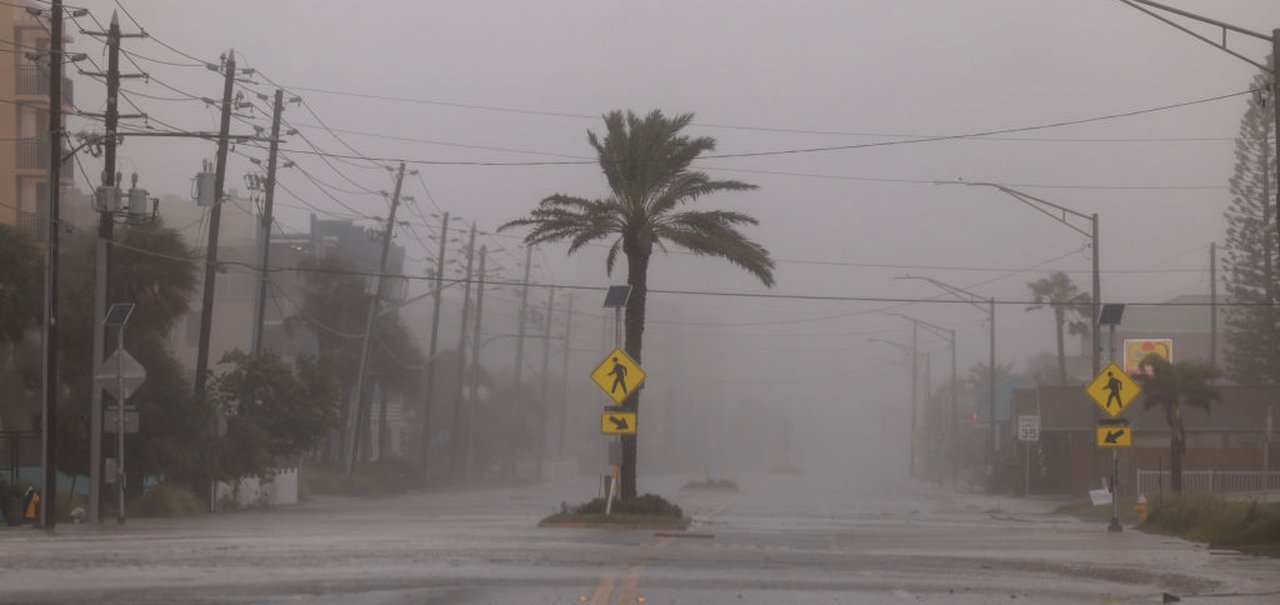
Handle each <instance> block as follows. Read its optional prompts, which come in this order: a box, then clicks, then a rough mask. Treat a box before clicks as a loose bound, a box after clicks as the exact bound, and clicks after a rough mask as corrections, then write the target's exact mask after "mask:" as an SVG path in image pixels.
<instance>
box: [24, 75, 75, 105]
mask: <svg viewBox="0 0 1280 605" xmlns="http://www.w3.org/2000/svg"><path fill="white" fill-rule="evenodd" d="M17 88H18V90H17V92H18V94H20V95H30V96H48V94H49V76H48V73H47V72H46V71H45V70H44V69H42V68H40V67H38V66H35V65H22V66H19V67H18V86H17ZM75 98H76V96H75V85H74V84H73V83H72V82H71V79H70V78H63V79H62V102H63V104H66V105H71V104H72V102H73V100H74V99H75Z"/></svg>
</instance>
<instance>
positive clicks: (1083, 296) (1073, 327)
mask: <svg viewBox="0 0 1280 605" xmlns="http://www.w3.org/2000/svg"><path fill="white" fill-rule="evenodd" d="M1027 287H1028V288H1030V289H1031V296H1032V300H1033V301H1034V303H1035V304H1032V305H1030V306H1028V307H1027V311H1036V310H1039V309H1043V308H1045V307H1048V308H1050V309H1052V310H1053V322H1054V327H1055V328H1056V335H1057V345H1058V380H1059V384H1060V385H1063V386H1065V385H1066V384H1067V359H1066V353H1065V347H1064V344H1063V331H1064V329H1065V330H1066V331H1067V332H1068V333H1070V334H1085V333H1087V332H1088V331H1089V325H1090V324H1089V318H1091V317H1093V297H1092V296H1090V295H1089V293H1088V292H1081V291H1080V289H1079V288H1077V287H1076V285H1075V284H1074V283H1073V282H1072V281H1071V277H1069V276H1068V275H1067V274H1066V273H1064V272H1062V271H1055V272H1054V273H1052V274H1050V275H1049V276H1048V277H1045V278H1042V279H1039V280H1036V281H1033V282H1029V283H1027Z"/></svg>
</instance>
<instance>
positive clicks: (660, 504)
mask: <svg viewBox="0 0 1280 605" xmlns="http://www.w3.org/2000/svg"><path fill="white" fill-rule="evenodd" d="M604 508H605V501H604V498H596V499H594V500H591V501H589V502H586V503H584V504H580V505H578V506H576V507H574V509H573V514H575V515H592V514H599V513H603V512H604ZM612 512H615V513H618V514H622V515H648V516H658V517H677V518H681V517H684V511H683V510H681V509H680V507H679V506H677V505H675V504H673V503H671V502H669V501H667V499H665V498H663V497H662V496H659V495H657V494H644V495H642V496H636V497H634V498H619V499H617V500H615V501H614V503H613V509H612Z"/></svg>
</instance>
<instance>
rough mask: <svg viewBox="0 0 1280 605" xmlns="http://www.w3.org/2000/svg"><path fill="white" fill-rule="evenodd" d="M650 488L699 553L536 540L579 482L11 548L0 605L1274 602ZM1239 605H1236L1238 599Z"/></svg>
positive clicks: (1225, 586)
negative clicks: (682, 523)
mask: <svg viewBox="0 0 1280 605" xmlns="http://www.w3.org/2000/svg"><path fill="white" fill-rule="evenodd" d="M681 482H682V478H677V477H668V478H653V479H649V480H648V481H647V482H646V483H645V484H643V485H642V488H647V489H648V490H651V491H656V492H660V493H665V494H669V495H676V494H678V495H677V496H676V497H675V499H676V500H677V501H678V502H679V503H680V504H681V505H682V506H684V508H685V511H686V514H690V515H691V516H692V517H693V518H694V520H695V526H694V527H693V528H692V530H691V535H690V536H688V537H667V536H658V535H655V533H654V532H652V531H620V530H598V529H548V528H543V529H539V528H537V527H535V524H536V523H537V521H538V519H539V518H541V517H542V516H544V515H545V514H548V513H550V512H553V511H554V510H555V509H556V508H558V507H559V502H560V500H561V499H570V500H582V499H585V498H586V497H588V496H590V495H592V494H593V493H594V489H593V487H592V484H591V483H590V482H588V481H586V480H583V481H575V482H562V483H557V484H553V485H542V486H537V487H529V488H523V489H491V490H481V491H471V492H461V493H433V494H415V495H409V496H404V497H397V498H390V499H381V500H372V501H360V500H345V499H332V500H330V499H322V500H317V501H312V502H309V503H307V504H305V505H303V506H300V507H295V508H289V509H280V510H274V511H264V512H245V513H236V514H223V515H217V516H208V517H200V518H195V519H177V520H137V521H131V522H130V523H129V524H128V525H126V526H125V527H124V528H118V527H116V526H114V525H107V526H104V527H103V528H91V527H85V526H77V527H62V528H60V529H59V531H58V533H57V535H54V536H49V535H46V534H44V533H43V532H39V531H36V530H22V531H12V530H5V531H0V602H3V603H84V602H94V603H320V604H330V603H332V604H338V603H368V604H379V605H381V604H388V605H390V604H402V603H403V604H408V603H480V604H508V603H520V604H522V605H530V604H566V605H567V604H572V603H592V604H597V605H602V604H624V603H642V602H643V603H653V604H699V605H703V604H705V605H715V604H721V603H733V604H738V603H768V604H773V603H798V604H804V603H913V602H914V603H960V604H966V603H1010V602H1013V603H1082V602H1088V603H1158V602H1160V596H1161V593H1163V592H1170V593H1174V594H1178V595H1181V596H1182V597H1183V602H1186V603H1197V602H1203V603H1219V604H1223V603H1226V604H1231V605H1235V604H1237V603H1269V604H1274V603H1278V602H1280V560H1274V559H1261V558H1252V557H1245V556H1240V555H1236V554H1231V553H1217V552H1210V551H1209V550H1208V549H1206V548H1203V547H1200V546H1196V545H1192V544H1189V543H1186V542H1183V541H1180V540H1175V539H1170V538H1165V537H1159V536H1150V535H1145V534H1142V533H1139V532H1136V531H1126V532H1124V533H1122V534H1107V533H1106V532H1105V531H1104V528H1103V527H1101V526H1100V525H1097V524H1092V523H1083V522H1079V521H1075V520H1072V519H1067V518H1063V517H1058V516H1053V515H1048V514H1046V511H1047V510H1049V509H1051V508H1052V503H1047V502H1043V501H1029V502H1028V501H1021V502H1019V501H1014V500H1011V499H1004V500H999V499H992V498H986V497H984V496H968V495H952V494H949V493H948V492H947V491H946V490H943V489H940V488H937V487H933V486H925V485H919V484H898V485H895V486H892V487H881V488H877V489H874V490H872V489H869V488H863V490H862V493H858V491H857V490H856V489H855V487H854V486H853V485H843V484H835V483H832V482H823V481H821V480H819V479H818V478H816V477H811V476H799V475H787V476H776V475H774V476H770V475H760V476H749V477H741V478H740V479H739V483H740V484H741V486H742V490H741V492H739V493H737V494H711V493H702V494H688V493H683V494H681V493H679V492H678V486H679V485H680V483H681ZM1228 595H1234V596H1228Z"/></svg>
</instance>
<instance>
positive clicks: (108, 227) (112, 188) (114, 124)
mask: <svg viewBox="0 0 1280 605" xmlns="http://www.w3.org/2000/svg"><path fill="white" fill-rule="evenodd" d="M84 33H85V35H88V36H97V37H105V38H106V40H107V73H105V74H88V75H100V76H104V77H105V79H106V84H107V108H106V113H105V114H103V118H104V120H103V121H104V123H105V124H104V126H105V128H106V136H105V137H104V139H103V166H102V188H101V189H100V191H102V192H103V193H104V195H100V196H97V199H95V202H96V203H97V205H98V208H97V210H98V240H97V241H96V242H95V244H94V257H93V258H94V280H93V308H94V312H93V316H94V328H93V376H94V380H95V383H94V386H93V388H92V389H91V390H90V396H89V397H90V399H89V402H90V405H89V408H90V417H89V522H90V523H97V522H99V521H100V517H101V514H102V491H101V490H102V433H103V426H102V388H101V387H100V386H99V385H98V384H97V383H96V381H97V376H98V375H99V374H102V373H103V369H104V368H103V367H102V362H103V361H104V359H103V358H104V356H105V354H106V328H104V327H102V326H100V325H98V324H99V323H100V322H98V321H97V317H98V314H100V313H104V312H106V310H107V291H108V289H109V288H108V280H109V279H110V277H109V276H110V267H111V242H112V241H113V240H114V239H115V214H114V210H115V208H113V207H112V204H114V203H115V201H116V200H118V199H119V192H118V187H119V185H120V184H119V183H118V182H117V175H116V145H117V144H118V142H119V139H120V135H119V123H120V118H121V117H123V116H121V115H120V105H119V94H120V79H121V78H141V77H144V76H145V74H121V73H120V40H121V39H122V38H142V37H146V34H145V33H139V34H124V33H121V32H120V19H119V16H118V15H117V14H116V13H115V12H112V13H111V25H110V26H109V27H108V29H107V31H105V32H92V31H87V32H84Z"/></svg>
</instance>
